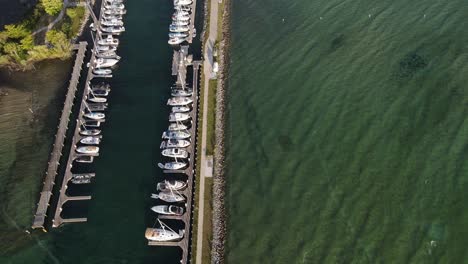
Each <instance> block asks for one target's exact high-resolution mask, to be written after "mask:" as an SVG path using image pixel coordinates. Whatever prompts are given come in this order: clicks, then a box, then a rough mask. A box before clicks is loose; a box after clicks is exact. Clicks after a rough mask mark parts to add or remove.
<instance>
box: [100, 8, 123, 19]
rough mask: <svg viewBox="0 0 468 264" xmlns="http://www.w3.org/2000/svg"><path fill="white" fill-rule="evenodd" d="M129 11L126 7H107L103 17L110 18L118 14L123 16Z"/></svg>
mask: <svg viewBox="0 0 468 264" xmlns="http://www.w3.org/2000/svg"><path fill="white" fill-rule="evenodd" d="M126 13H127V10H125V9H110V8H107V9H106V10H104V15H106V16H103V18H106V19H107V18H109V17H110V16H116V17H122V15H125V14H126Z"/></svg>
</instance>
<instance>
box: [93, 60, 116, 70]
mask: <svg viewBox="0 0 468 264" xmlns="http://www.w3.org/2000/svg"><path fill="white" fill-rule="evenodd" d="M94 61H95V62H96V68H108V67H112V66H114V65H116V64H117V63H118V62H119V60H117V59H104V58H98V59H96V60H94Z"/></svg>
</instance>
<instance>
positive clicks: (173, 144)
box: [160, 139, 190, 149]
mask: <svg viewBox="0 0 468 264" xmlns="http://www.w3.org/2000/svg"><path fill="white" fill-rule="evenodd" d="M188 146H190V141H188V140H183V139H168V140H167V141H163V142H161V146H160V148H161V149H165V148H186V147H188Z"/></svg>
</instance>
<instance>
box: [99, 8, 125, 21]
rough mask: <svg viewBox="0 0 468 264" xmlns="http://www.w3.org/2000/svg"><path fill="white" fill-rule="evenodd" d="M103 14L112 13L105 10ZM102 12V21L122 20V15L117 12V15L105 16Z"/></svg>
mask: <svg viewBox="0 0 468 264" xmlns="http://www.w3.org/2000/svg"><path fill="white" fill-rule="evenodd" d="M105 12H112V11H110V10H106V11H105ZM105 12H104V14H102V18H103V19H123V16H122V15H123V14H120V13H119V12H117V13H110V14H106V13H105Z"/></svg>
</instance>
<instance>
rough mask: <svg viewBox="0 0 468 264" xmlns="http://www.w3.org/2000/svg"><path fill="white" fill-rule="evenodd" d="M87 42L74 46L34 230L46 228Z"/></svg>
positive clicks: (35, 216)
mask: <svg viewBox="0 0 468 264" xmlns="http://www.w3.org/2000/svg"><path fill="white" fill-rule="evenodd" d="M87 45H88V43H87V42H80V43H79V44H78V45H74V47H73V48H74V49H77V50H78V52H77V54H76V59H75V65H74V66H73V72H72V76H71V79H70V84H69V85H68V92H67V95H66V99H65V103H64V106H63V110H62V115H61V116H60V122H59V126H58V129H57V134H56V135H55V142H54V145H53V149H52V153H51V155H50V160H49V164H48V168H47V172H46V176H45V179H44V186H43V188H42V191H41V196H40V198H39V203H38V205H37V210H36V213H35V214H34V221H33V224H32V228H34V229H35V228H44V222H45V218H46V216H47V209H48V208H49V203H50V198H51V197H52V189H53V188H54V184H55V177H56V176H57V169H58V166H59V165H60V164H59V161H60V158H61V157H62V149H63V143H64V141H65V135H66V133H67V130H68V123H69V121H70V120H69V118H70V114H71V112H72V107H73V101H74V99H75V93H76V90H77V87H78V82H79V79H80V76H81V69H82V67H83V61H84V57H85V54H86V46H87Z"/></svg>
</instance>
